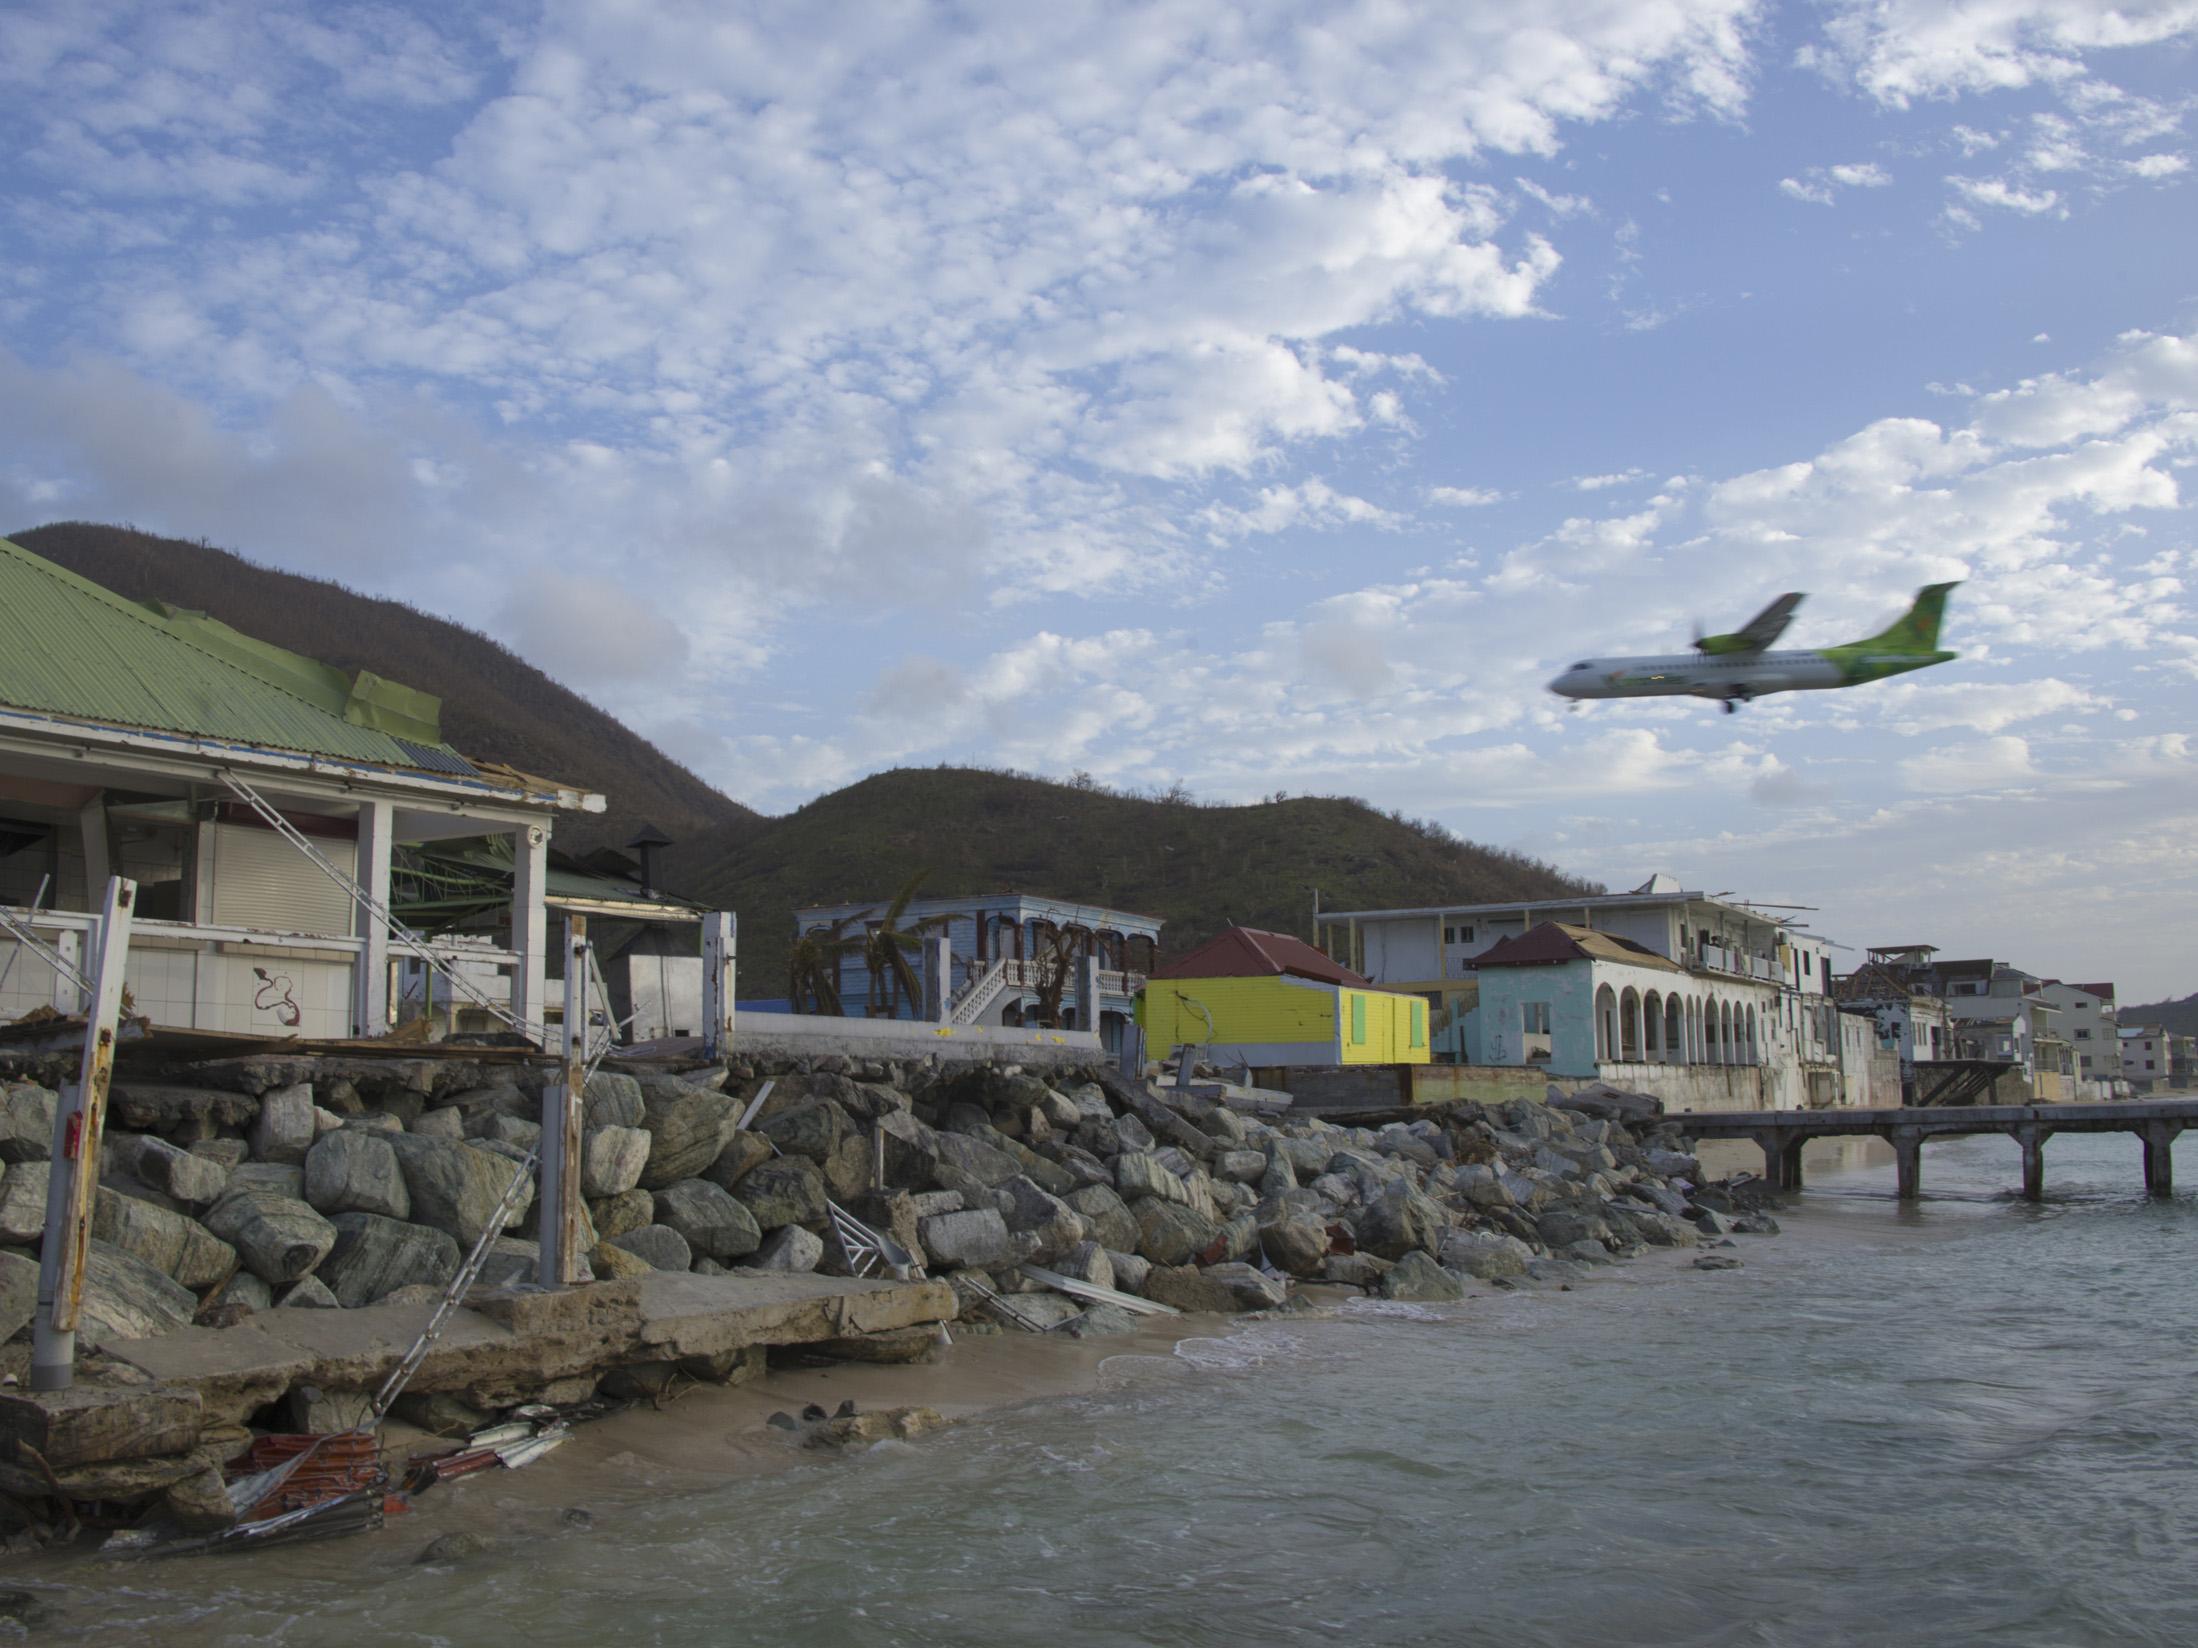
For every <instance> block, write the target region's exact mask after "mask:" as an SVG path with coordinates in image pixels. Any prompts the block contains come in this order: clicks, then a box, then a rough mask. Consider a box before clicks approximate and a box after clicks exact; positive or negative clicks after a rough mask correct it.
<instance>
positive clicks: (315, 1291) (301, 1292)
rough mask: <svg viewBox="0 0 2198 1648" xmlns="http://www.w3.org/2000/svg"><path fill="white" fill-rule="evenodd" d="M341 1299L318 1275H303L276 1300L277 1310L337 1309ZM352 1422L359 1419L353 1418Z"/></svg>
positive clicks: (354, 1422)
mask: <svg viewBox="0 0 2198 1648" xmlns="http://www.w3.org/2000/svg"><path fill="white" fill-rule="evenodd" d="M339 1303H340V1302H339V1301H338V1300H337V1298H336V1295H335V1293H334V1292H333V1291H332V1290H331V1289H330V1288H329V1286H328V1284H327V1283H326V1282H324V1281H322V1280H321V1279H320V1278H319V1277H318V1276H301V1277H299V1278H298V1279H297V1280H296V1281H295V1282H292V1283H291V1284H290V1287H289V1290H288V1291H287V1292H285V1293H284V1294H283V1296H282V1297H281V1298H280V1299H277V1300H276V1301H275V1308H276V1309H277V1310H335V1309H337V1308H339ZM349 1423H351V1424H356V1423H358V1421H356V1420H351V1421H349Z"/></svg>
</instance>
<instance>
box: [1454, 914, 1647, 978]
mask: <svg viewBox="0 0 2198 1648" xmlns="http://www.w3.org/2000/svg"><path fill="white" fill-rule="evenodd" d="M1583 960H1585V961H1622V962H1626V963H1628V964H1630V965H1632V966H1635V967H1662V968H1667V969H1669V970H1670V971H1672V972H1675V973H1680V972H1685V971H1686V969H1685V968H1683V967H1681V966H1680V965H1679V964H1678V963H1677V962H1674V961H1670V960H1667V959H1666V958H1665V957H1663V956H1660V955H1658V954H1657V953H1656V952H1655V951H1654V950H1651V949H1648V948H1646V947H1645V946H1643V945H1639V944H1636V943H1634V942H1633V940H1631V939H1630V938H1620V937H1619V936H1618V935H1617V934H1616V933H1604V932H1598V931H1597V930H1596V929H1594V928H1592V927H1576V926H1574V925H1573V924H1572V923H1571V922H1569V921H1545V922H1543V923H1541V924H1540V925H1539V926H1537V927H1531V928H1529V929H1528V930H1527V931H1525V932H1523V933H1520V934H1517V935H1516V936H1514V937H1512V938H1506V939H1498V940H1497V941H1496V942H1495V943H1494V944H1491V945H1490V946H1489V947H1488V948H1487V949H1485V950H1483V951H1482V952H1481V953H1480V954H1479V955H1477V956H1475V957H1474V958H1473V965H1474V966H1475V967H1548V966H1555V965H1557V964H1559V963H1562V962H1567V961H1583Z"/></svg>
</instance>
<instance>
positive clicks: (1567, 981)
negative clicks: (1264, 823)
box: [1318, 875, 1863, 1109]
mask: <svg viewBox="0 0 2198 1648" xmlns="http://www.w3.org/2000/svg"><path fill="white" fill-rule="evenodd" d="M1318 921H1319V933H1320V935H1321V938H1322V941H1323V945H1324V948H1325V949H1326V950H1327V952H1328V953H1329V954H1330V955H1332V956H1335V957H1336V958H1337V959H1338V960H1340V961H1342V962H1343V963H1344V964H1345V965H1346V966H1350V967H1353V968H1354V969H1355V970H1357V971H1358V972H1360V973H1362V974H1363V975H1364V976H1366V977H1368V978H1370V979H1372V980H1373V981H1374V982H1375V983H1377V984H1379V985H1381V986H1383V987H1384V988H1386V989H1392V990H1403V991H1410V992H1412V993H1413V994H1417V995H1421V996H1424V997H1426V999H1427V1001H1428V1003H1429V1007H1430V1011H1431V1014H1432V1019H1431V1024H1432V1027H1433V1029H1432V1038H1433V1042H1434V1049H1435V1056H1436V1057H1437V1058H1438V1059H1447V1060H1451V1061H1455V1062H1460V1063H1478V1064H1513V1065H1517V1064H1540V1065H1542V1066H1543V1067H1544V1068H1547V1069H1548V1070H1549V1071H1550V1072H1551V1074H1553V1075H1556V1074H1564V1073H1571V1074H1583V1075H1596V1076H1600V1077H1601V1078H1603V1079H1605V1080H1609V1081H1613V1082H1618V1083H1621V1084H1624V1085H1628V1086H1632V1087H1636V1088H1639V1089H1640V1090H1642V1091H1645V1092H1652V1093H1656V1094H1658V1095H1659V1096H1661V1097H1663V1098H1665V1099H1666V1101H1667V1102H1669V1103H1671V1104H1673V1105H1674V1106H1677V1107H1683V1108H1690V1109H1762V1108H1786V1107H1793V1108H1799V1107H1803V1106H1807V1105H1826V1104H1838V1103H1842V1102H1852V1094H1853V1093H1854V1092H1859V1091H1860V1090H1861V1087H1862V1086H1863V1077H1862V1074H1861V1073H1860V1072H1854V1073H1850V1072H1849V1071H1848V1070H1847V1069H1846V1068H1845V1066H1844V1065H1843V1063H1842V1043H1843V1039H1844V1038H1843V1033H1842V1031H1841V1029H1840V1026H1839V1022H1838V1021H1839V1014H1838V1012H1837V1008H1836V1004H1835V1003H1834V1002H1833V1001H1832V999H1831V997H1830V995H1829V994H1828V989H1829V986H1830V983H1831V965H1830V949H1831V946H1830V945H1829V943H1828V942H1827V941H1826V940H1824V939H1822V938H1820V937H1818V936H1816V935H1815V934H1812V933H1807V932H1804V931H1801V930H1800V929H1799V928H1797V927H1796V926H1795V925H1794V923H1793V922H1792V921H1790V920H1789V919H1786V918H1784V917H1781V916H1778V915H1774V914H1771V913H1769V912H1767V911H1764V910H1759V909H1756V908H1754V907H1752V906H1750V905H1747V904H1745V903H1740V902H1735V901H1733V900H1730V899H1726V898H1720V897H1716V896H1713V895H1710V894H1707V893H1701V892H1694V891H1689V890H1688V889H1686V888H1684V887H1682V886H1681V885H1680V883H1679V882H1677V881H1676V880H1674V879H1673V878H1672V877H1670V876H1666V875H1657V876H1652V877H1651V878H1650V879H1649V880H1648V881H1646V882H1644V883H1643V884H1642V885H1641V886H1639V887H1637V888H1635V889H1633V890H1632V891H1631V892H1626V893H1608V894H1598V895H1594V896H1590V897H1584V898H1569V899H1541V900H1531V901H1528V902H1525V903H1519V902H1508V901H1507V902H1502V903H1491V904H1453V905H1426V906H1420V907H1415V908H1407V909H1390V910H1341V911H1323V912H1321V913H1320V916H1319V918H1318ZM1522 944H1523V945H1524V948H1521V946H1522ZM1537 970H1542V971H1537ZM1651 974H1653V975H1656V976H1655V977H1654V978H1653V979H1652V978H1651V977H1649V976H1648V975H1651ZM1537 980H1539V982H1535V981H1537ZM1606 985H1607V986H1608V993H1607V995H1606V994H1605V986H1606ZM1535 990H1542V991H1543V992H1544V993H1542V994H1533V993H1532V992H1533V991H1535ZM1629 990H1630V991H1631V996H1630V998H1629V996H1628V991H1629ZM1651 994H1653V995H1654V996H1655V999H1656V1009H1657V1015H1658V1017H1657V1021H1656V1022H1655V1023H1654V1024H1651V1023H1650V1022H1649V1016H1648V1001H1649V997H1650V995H1651ZM1545 1023H1546V1028H1542V1026H1543V1025H1544V1024H1545ZM1560 1067H1561V1068H1560Z"/></svg>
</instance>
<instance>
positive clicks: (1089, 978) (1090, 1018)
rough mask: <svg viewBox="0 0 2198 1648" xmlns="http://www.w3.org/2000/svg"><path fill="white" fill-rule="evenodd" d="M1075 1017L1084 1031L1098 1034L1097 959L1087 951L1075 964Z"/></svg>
mask: <svg viewBox="0 0 2198 1648" xmlns="http://www.w3.org/2000/svg"><path fill="white" fill-rule="evenodd" d="M1076 1017H1077V1020H1078V1022H1079V1023H1080V1024H1081V1025H1082V1026H1083V1028H1084V1029H1086V1030H1089V1031H1090V1032H1091V1033H1092V1034H1093V1035H1095V1036H1096V1035H1097V1034H1098V1033H1099V958H1098V957H1097V956H1095V955H1093V954H1092V953H1091V952H1090V951H1089V950H1087V951H1085V952H1084V954H1083V955H1082V957H1080V958H1079V959H1078V961H1077V963H1076Z"/></svg>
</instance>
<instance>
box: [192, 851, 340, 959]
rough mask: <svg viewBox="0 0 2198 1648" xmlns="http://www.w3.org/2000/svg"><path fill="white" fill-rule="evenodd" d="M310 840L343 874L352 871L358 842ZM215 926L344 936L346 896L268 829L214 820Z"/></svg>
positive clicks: (334, 936) (335, 936)
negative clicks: (215, 823) (217, 822)
mask: <svg viewBox="0 0 2198 1648" xmlns="http://www.w3.org/2000/svg"><path fill="white" fill-rule="evenodd" d="M313 845H314V846H316V847H318V848H319V849H320V850H321V852H322V853H323V854H324V855H326V857H327V859H328V861H329V862H330V863H331V864H333V865H335V866H336V868H337V869H339V870H341V871H343V872H344V873H345V874H346V875H350V874H353V873H355V870H356V866H357V864H358V856H359V855H358V845H357V843H355V842H350V841H341V840H334V839H323V840H316V841H315V842H314V843H313ZM214 925H216V926H217V927H256V928H259V929H260V930H262V931H264V932H273V933H319V934H324V935H326V936H328V937H330V938H348V937H349V936H350V934H351V931H352V916H351V895H350V894H348V893H346V892H345V891H344V890H343V889H342V888H341V887H339V886H337V885H336V884H335V883H334V882H333V881H330V880H329V879H328V877H326V876H325V875H323V874H321V872H320V871H319V870H318V869H317V868H316V867H315V866H314V865H313V864H312V862H311V861H310V860H308V859H307V858H306V856H305V855H304V854H303V853H301V852H299V851H298V850H297V849H296V848H295V847H293V846H291V845H290V843H289V842H287V841H285V840H283V838H282V837H281V836H279V835H277V834H275V832H274V831H273V830H257V829H252V828H250V827H248V826H246V825H242V824H217V825H215V826H214Z"/></svg>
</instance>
